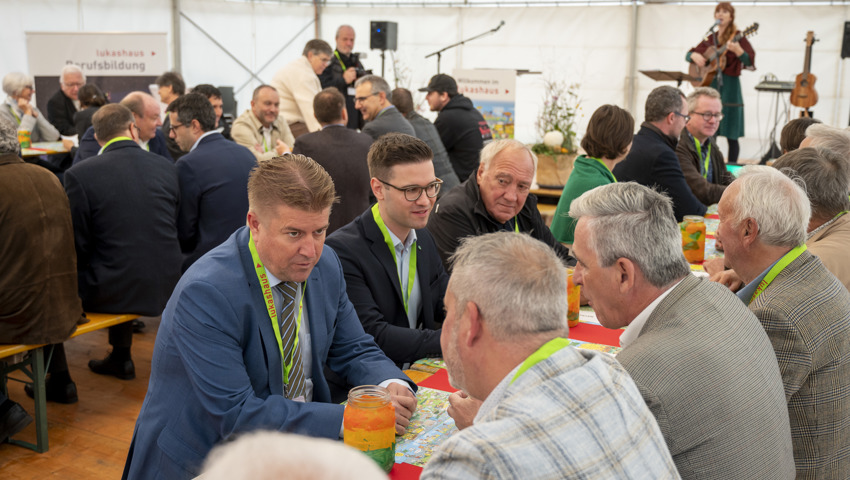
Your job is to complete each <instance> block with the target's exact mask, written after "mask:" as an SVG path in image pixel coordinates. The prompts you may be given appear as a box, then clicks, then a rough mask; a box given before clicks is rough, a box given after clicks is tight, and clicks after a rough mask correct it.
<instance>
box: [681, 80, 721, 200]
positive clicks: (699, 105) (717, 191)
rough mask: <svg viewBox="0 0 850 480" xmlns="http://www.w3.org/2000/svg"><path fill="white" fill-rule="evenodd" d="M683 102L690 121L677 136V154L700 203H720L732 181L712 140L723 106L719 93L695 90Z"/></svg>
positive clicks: (704, 88)
mask: <svg viewBox="0 0 850 480" xmlns="http://www.w3.org/2000/svg"><path fill="white" fill-rule="evenodd" d="M686 100H687V103H688V113H689V114H690V119H689V120H688V121H687V123H686V124H685V128H684V129H683V130H682V134H681V135H680V136H679V145H678V146H677V147H676V155H677V156H678V157H679V165H680V166H681V167H682V174H684V175H685V181H686V182H688V186H689V187H690V188H691V192H693V194H694V196H696V197H697V199H698V200H699V201H700V202H702V203H704V204H706V205H711V204H713V203H717V202H719V201H720V197H721V196H722V195H723V191H724V190H726V186H727V185H729V184H730V183H732V180H734V177H732V174H731V173H729V170H727V169H726V162H724V161H723V153H721V152H720V149H719V148H717V145H715V140H714V135H715V134H716V133H717V128H718V127H720V121H721V120H723V113H722V112H723V105H722V104H721V102H720V93H719V92H718V91H717V90H715V89H713V88H711V87H699V88H697V89H695V90H694V91H693V92H691V93H690V95H688V97H687V99H686Z"/></svg>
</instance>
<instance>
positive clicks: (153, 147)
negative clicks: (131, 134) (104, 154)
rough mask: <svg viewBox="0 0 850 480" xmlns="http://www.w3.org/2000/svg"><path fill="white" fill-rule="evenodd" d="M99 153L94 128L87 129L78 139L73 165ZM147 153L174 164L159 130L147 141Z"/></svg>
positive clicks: (163, 136)
mask: <svg viewBox="0 0 850 480" xmlns="http://www.w3.org/2000/svg"><path fill="white" fill-rule="evenodd" d="M99 151H100V144H99V143H97V140H95V139H94V127H89V128H88V130H86V133H84V134H83V136H82V137H80V148H78V149H77V153H76V154H75V155H74V165H76V164H78V163H80V162H82V161H83V160H85V159H87V158H91V157H94V156H95V155H97V152H99ZM148 151H150V152H151V153H155V154H157V155H160V156H162V157H163V158H165V159H166V160H168V161H170V162H174V160H173V159H172V158H171V155H170V154H169V153H168V149H167V148H166V147H165V135H164V134H163V133H162V132H161V131H159V129H157V130H156V135H155V136H154V137H153V138H152V139H150V140H149V141H148Z"/></svg>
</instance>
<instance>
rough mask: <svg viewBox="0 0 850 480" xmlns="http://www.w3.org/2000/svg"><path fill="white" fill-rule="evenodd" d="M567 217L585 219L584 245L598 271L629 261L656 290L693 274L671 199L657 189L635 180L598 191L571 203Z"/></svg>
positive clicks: (588, 192) (591, 191) (595, 190)
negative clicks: (618, 260) (595, 263)
mask: <svg viewBox="0 0 850 480" xmlns="http://www.w3.org/2000/svg"><path fill="white" fill-rule="evenodd" d="M569 213H570V216H571V217H573V218H574V219H575V220H576V222H578V220H579V219H580V218H583V217H586V218H585V220H586V224H587V230H588V232H589V234H590V235H589V238H586V239H585V241H586V243H587V245H588V246H589V247H590V248H591V249H593V251H594V253H596V256H597V258H598V261H599V266H600V267H610V266H611V265H613V264H614V262H616V261H617V259H620V258H627V259H629V260H631V261H632V262H634V263H635V264H637V266H638V267H639V268H640V270H641V272H643V276H644V277H646V280H647V281H648V282H649V283H650V284H651V285H652V286H654V287H657V288H661V287H665V286H667V285H670V284H671V283H672V282H674V281H676V280H678V279H680V278H682V277H684V276H685V275H687V274H688V273H690V271H691V269H690V266H688V262H687V260H685V255H684V254H683V253H682V237H681V231H680V229H679V225H678V224H677V223H676V220H675V217H674V216H673V201H672V200H670V197H668V196H667V195H664V194H662V193H660V192H658V191H656V190H655V189H651V188H649V187H645V186H643V185H639V184H637V183H634V182H622V183H612V184H609V185H605V186H602V187H597V188H594V189H593V190H589V191H587V192H585V193H584V194H583V195H581V196H580V197H578V198H576V199H575V200H573V201H572V203H571V204H570V212H569Z"/></svg>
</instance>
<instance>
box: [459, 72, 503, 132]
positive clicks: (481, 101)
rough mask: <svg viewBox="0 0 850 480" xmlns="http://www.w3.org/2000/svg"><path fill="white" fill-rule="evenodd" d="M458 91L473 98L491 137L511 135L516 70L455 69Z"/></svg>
mask: <svg viewBox="0 0 850 480" xmlns="http://www.w3.org/2000/svg"><path fill="white" fill-rule="evenodd" d="M452 76H453V77H454V78H455V81H457V89H458V92H459V93H462V94H463V95H464V96H466V97H468V98H469V99H470V100H472V103H474V104H475V107H476V108H477V109H478V110H479V111H480V112H481V115H483V116H484V119H485V120H487V124H488V125H490V130H491V131H492V132H493V138H494V139H495V138H514V123H515V122H516V92H515V90H516V71H515V70H465V69H455V70H454V71H452Z"/></svg>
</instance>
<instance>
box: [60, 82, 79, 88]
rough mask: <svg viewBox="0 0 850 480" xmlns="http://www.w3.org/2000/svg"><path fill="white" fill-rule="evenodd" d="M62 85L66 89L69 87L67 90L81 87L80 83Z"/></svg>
mask: <svg viewBox="0 0 850 480" xmlns="http://www.w3.org/2000/svg"><path fill="white" fill-rule="evenodd" d="M62 85H65V86H66V87H69V88H80V87H82V86H83V84H82V83H63V84H62Z"/></svg>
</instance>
